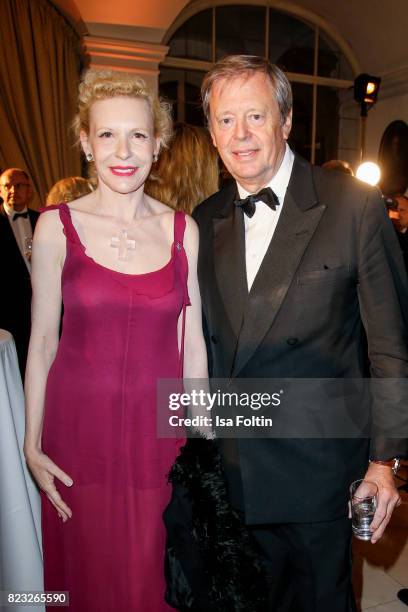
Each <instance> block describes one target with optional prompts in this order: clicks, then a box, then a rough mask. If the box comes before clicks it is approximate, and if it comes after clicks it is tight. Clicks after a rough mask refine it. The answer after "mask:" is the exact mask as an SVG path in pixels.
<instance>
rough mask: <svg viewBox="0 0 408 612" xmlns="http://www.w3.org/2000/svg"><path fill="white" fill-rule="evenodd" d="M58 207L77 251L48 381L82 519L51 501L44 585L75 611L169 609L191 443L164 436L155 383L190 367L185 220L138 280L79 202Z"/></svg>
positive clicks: (67, 496) (50, 407)
mask: <svg viewBox="0 0 408 612" xmlns="http://www.w3.org/2000/svg"><path fill="white" fill-rule="evenodd" d="M52 208H58V209H59V214H60V218H61V221H62V224H63V226H64V233H65V235H66V243H67V252H66V260H65V264H64V268H63V271H62V295H63V304H64V319H63V331H62V336H61V340H60V344H59V347H58V352H57V355H56V358H55V361H54V363H53V364H52V367H51V369H50V372H49V375H48V381H47V387H46V399H45V417H44V427H43V439H42V440H43V449H44V452H45V453H46V454H47V455H49V456H50V457H51V458H52V460H53V461H55V463H56V464H57V465H58V466H59V467H61V468H62V469H63V470H64V471H65V472H66V473H67V474H69V475H70V476H71V477H72V479H73V481H74V484H73V486H72V487H70V488H68V487H65V485H63V484H61V483H60V482H59V481H58V480H56V485H57V488H58V490H59V491H60V493H61V495H62V497H63V499H64V500H65V501H66V503H67V504H68V506H69V507H70V508H71V509H72V512H73V516H72V518H71V519H70V520H68V521H67V522H66V523H63V522H62V520H61V519H59V518H58V516H57V513H56V511H55V509H54V507H52V505H51V503H50V502H49V501H48V500H47V499H46V497H45V496H44V495H43V496H42V527H43V546H44V566H45V589H46V590H47V591H59V590H61V591H69V594H70V607H69V610H70V611H72V612H165V611H169V610H171V609H172V608H170V607H169V606H168V605H167V604H166V603H165V601H164V591H165V581H164V573H163V559H164V547H165V530H164V526H163V522H162V513H163V510H164V508H165V506H166V505H167V503H168V501H169V498H170V493H171V491H170V485H169V484H168V483H167V474H168V472H169V470H170V467H171V465H172V464H173V462H174V459H175V457H176V456H177V454H178V451H179V448H180V446H181V445H182V444H183V442H184V441H183V440H181V439H177V440H176V439H158V437H157V434H156V418H157V414H156V381H157V379H159V378H179V377H181V372H182V367H181V364H182V352H183V344H184V332H183V339H182V348H181V351H179V347H178V337H177V324H178V320H179V317H180V315H181V314H182V316H183V319H184V320H185V312H186V306H187V305H189V297H188V292H187V275H188V263H187V258H186V254H185V251H184V248H183V235H184V229H185V216H184V214H183V213H179V212H176V213H175V215H174V242H173V246H172V249H171V256H170V260H169V261H168V263H167V264H166V265H165V266H164V267H163V268H161V269H159V270H157V271H154V272H149V273H146V274H138V275H133V274H124V273H120V272H116V271H113V270H111V269H109V268H106V267H104V266H102V265H100V264H98V263H97V262H95V261H94V260H93V259H91V258H90V257H89V256H88V255H87V254H86V252H85V247H84V245H82V244H81V241H80V239H79V236H78V234H77V232H76V230H75V228H74V225H73V223H72V220H71V215H70V210H69V207H68V206H67V205H66V204H60V205H59V206H58V207H49V208H47V209H45V210H46V211H47V212H48V210H51V209H52ZM183 323H184V321H183ZM183 328H184V324H183ZM50 609H51V608H50ZM52 609H54V608H52ZM55 609H56V608H55ZM59 609H60V608H59Z"/></svg>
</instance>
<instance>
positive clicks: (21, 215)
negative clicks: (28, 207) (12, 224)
mask: <svg viewBox="0 0 408 612" xmlns="http://www.w3.org/2000/svg"><path fill="white" fill-rule="evenodd" d="M19 217H24V219H27V218H28V211H26V212H23V213H14V215H13V221H15V220H16V219H18V218H19Z"/></svg>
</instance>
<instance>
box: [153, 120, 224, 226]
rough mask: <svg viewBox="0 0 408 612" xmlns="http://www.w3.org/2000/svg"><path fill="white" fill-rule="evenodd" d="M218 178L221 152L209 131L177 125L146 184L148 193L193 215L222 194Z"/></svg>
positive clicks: (185, 124) (176, 208) (192, 126)
mask: <svg viewBox="0 0 408 612" xmlns="http://www.w3.org/2000/svg"><path fill="white" fill-rule="evenodd" d="M218 177H219V168H218V153H217V149H216V148H215V147H214V145H213V144H212V142H211V138H210V134H209V132H208V131H207V130H205V129H204V128H201V127H197V126H194V125H188V124H187V123H176V124H175V126H174V130H173V136H172V139H171V142H170V144H169V147H168V149H166V150H165V151H163V154H162V155H160V159H159V160H158V161H157V163H155V164H154V166H153V169H152V172H151V174H150V177H149V178H148V180H147V182H146V193H148V194H149V195H151V196H152V197H153V198H157V199H158V200H160V202H164V203H165V204H167V205H168V206H171V208H174V209H175V210H183V211H184V212H186V213H188V214H189V215H191V213H192V212H193V210H194V208H195V207H196V206H197V204H199V203H200V202H202V201H203V200H205V199H206V198H209V197H210V195H212V194H213V193H215V192H216V191H218V182H219V180H218Z"/></svg>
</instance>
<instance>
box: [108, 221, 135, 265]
mask: <svg viewBox="0 0 408 612" xmlns="http://www.w3.org/2000/svg"><path fill="white" fill-rule="evenodd" d="M110 246H111V247H112V248H113V249H118V259H120V261H128V260H129V251H135V250H136V240H133V238H129V237H128V233H127V230H125V229H122V230H120V231H119V236H112V238H111V241H110Z"/></svg>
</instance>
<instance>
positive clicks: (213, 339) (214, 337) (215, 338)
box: [211, 336, 218, 344]
mask: <svg viewBox="0 0 408 612" xmlns="http://www.w3.org/2000/svg"><path fill="white" fill-rule="evenodd" d="M211 342H212V343H213V344H217V342H218V338H217V336H211Z"/></svg>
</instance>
